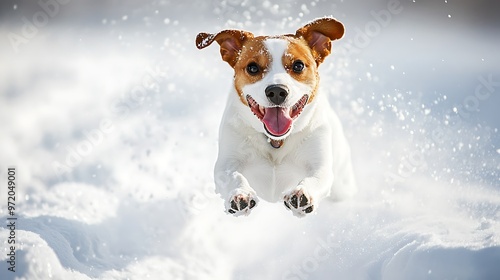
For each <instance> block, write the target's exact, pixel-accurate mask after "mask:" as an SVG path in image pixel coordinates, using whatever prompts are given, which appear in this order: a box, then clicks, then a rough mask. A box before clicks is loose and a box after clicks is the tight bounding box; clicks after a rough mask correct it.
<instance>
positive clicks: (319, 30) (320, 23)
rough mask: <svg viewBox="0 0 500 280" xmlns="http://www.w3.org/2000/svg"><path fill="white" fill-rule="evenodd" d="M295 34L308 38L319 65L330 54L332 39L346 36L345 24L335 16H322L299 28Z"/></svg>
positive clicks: (307, 40)
mask: <svg viewBox="0 0 500 280" xmlns="http://www.w3.org/2000/svg"><path fill="white" fill-rule="evenodd" d="M295 35H296V36H297V37H303V38H304V39H305V40H306V42H307V44H308V45H309V47H310V48H311V51H312V54H313V56H314V59H315V60H316V63H317V64H318V65H319V64H320V63H321V62H323V60H324V59H325V57H326V56H327V55H329V54H330V51H331V47H332V44H331V41H332V40H337V39H340V38H342V36H344V25H343V24H342V23H341V22H339V21H337V20H335V19H334V18H320V19H317V20H315V21H313V22H310V23H308V24H306V25H305V26H304V27H301V28H299V29H298V30H297V32H296V33H295Z"/></svg>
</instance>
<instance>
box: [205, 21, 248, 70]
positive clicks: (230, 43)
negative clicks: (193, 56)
mask: <svg viewBox="0 0 500 280" xmlns="http://www.w3.org/2000/svg"><path fill="white" fill-rule="evenodd" d="M249 38H253V34H252V33H250V32H246V31H242V30H223V31H221V32H219V33H217V34H207V33H200V34H198V36H196V47H198V49H200V50H201V49H203V48H205V47H208V46H210V44H212V43H213V41H217V43H219V45H220V54H221V56H222V60H224V61H226V62H227V63H229V65H231V67H234V65H235V64H236V61H237V60H238V55H239V54H240V51H241V48H242V47H243V43H244V42H245V41H246V40H247V39H249Z"/></svg>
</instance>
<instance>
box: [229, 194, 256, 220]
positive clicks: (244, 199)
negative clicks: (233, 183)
mask: <svg viewBox="0 0 500 280" xmlns="http://www.w3.org/2000/svg"><path fill="white" fill-rule="evenodd" d="M256 205H257V198H254V197H253V195H252V194H245V193H237V194H234V195H232V197H231V199H230V202H229V207H228V208H227V212H228V213H230V214H233V215H235V216H239V215H248V214H250V210H251V209H252V208H254V207H255V206H256Z"/></svg>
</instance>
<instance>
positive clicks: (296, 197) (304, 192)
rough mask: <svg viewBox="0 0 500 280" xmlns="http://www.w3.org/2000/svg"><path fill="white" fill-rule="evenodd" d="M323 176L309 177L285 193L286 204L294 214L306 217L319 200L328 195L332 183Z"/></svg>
mask: <svg viewBox="0 0 500 280" xmlns="http://www.w3.org/2000/svg"><path fill="white" fill-rule="evenodd" d="M319 178H321V177H316V176H313V177H307V178H305V179H304V180H302V181H301V182H300V183H299V184H298V185H297V186H296V187H294V188H291V189H289V190H287V191H285V192H284V193H283V201H284V204H285V206H286V207H287V208H288V209H290V210H291V211H292V213H293V215H294V216H297V217H304V216H305V215H306V214H309V213H312V212H314V211H315V210H316V208H317V207H318V203H319V200H320V199H321V198H323V197H325V196H327V195H328V192H329V188H330V185H329V183H328V182H326V181H327V180H324V179H319Z"/></svg>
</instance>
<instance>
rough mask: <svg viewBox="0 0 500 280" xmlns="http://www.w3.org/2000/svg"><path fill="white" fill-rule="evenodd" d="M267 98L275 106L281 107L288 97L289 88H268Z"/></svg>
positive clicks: (276, 86) (282, 86)
mask: <svg viewBox="0 0 500 280" xmlns="http://www.w3.org/2000/svg"><path fill="white" fill-rule="evenodd" d="M266 96H267V99H269V101H271V102H272V103H273V104H275V105H281V103H283V102H284V101H285V99H286V97H287V96H288V88H287V87H286V86H284V85H270V86H268V87H267V88H266Z"/></svg>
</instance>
